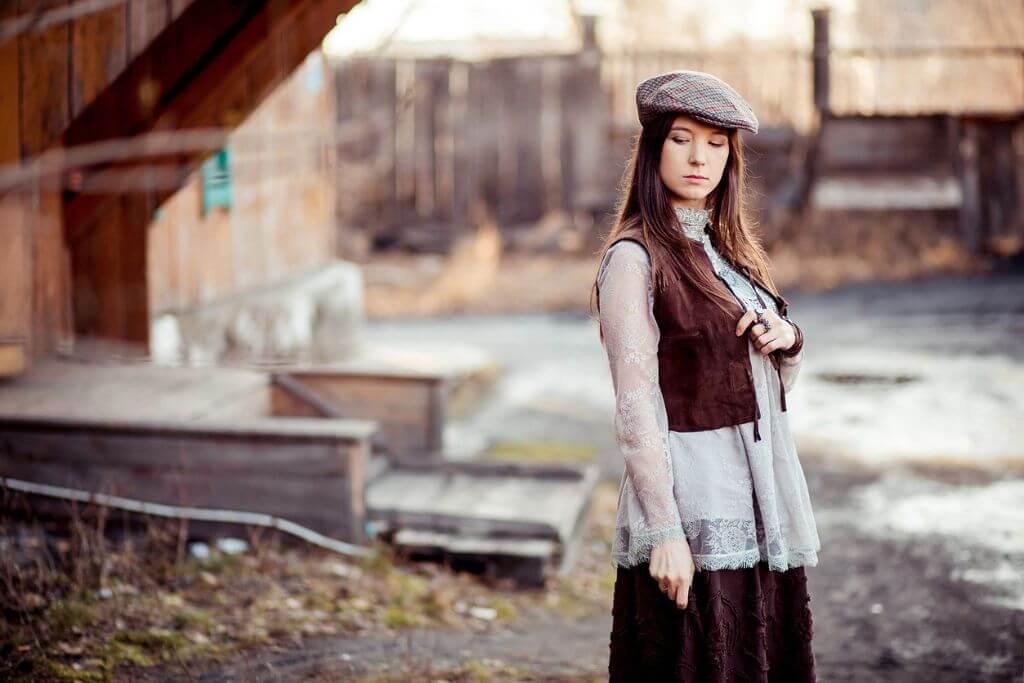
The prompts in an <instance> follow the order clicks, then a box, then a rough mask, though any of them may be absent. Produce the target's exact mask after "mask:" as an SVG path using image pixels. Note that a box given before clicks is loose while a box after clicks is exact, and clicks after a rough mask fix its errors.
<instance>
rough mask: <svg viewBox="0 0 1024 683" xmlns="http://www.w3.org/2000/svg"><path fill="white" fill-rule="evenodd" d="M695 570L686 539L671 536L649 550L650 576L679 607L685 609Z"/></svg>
mask: <svg viewBox="0 0 1024 683" xmlns="http://www.w3.org/2000/svg"><path fill="white" fill-rule="evenodd" d="M696 570H697V568H696V566H695V565H694V564H693V555H691V554H690V544H689V543H688V542H687V541H686V539H683V538H673V539H670V540H667V541H664V542H662V543H660V544H659V545H657V546H655V547H654V549H652V550H651V562H650V572H651V576H652V577H653V578H654V580H655V581H657V582H658V585H659V586H660V587H661V590H662V592H664V593H665V594H666V595H668V597H669V599H670V600H673V601H674V602H675V603H676V605H677V606H678V607H679V608H680V609H686V604H687V602H688V600H689V596H690V586H691V585H693V575H694V572H696Z"/></svg>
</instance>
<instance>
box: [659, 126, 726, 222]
mask: <svg viewBox="0 0 1024 683" xmlns="http://www.w3.org/2000/svg"><path fill="white" fill-rule="evenodd" d="M728 158H729V133H728V131H727V130H726V129H724V128H716V127H714V126H710V125H707V124H705V123H702V122H700V121H698V120H696V119H693V118H691V117H689V116H686V115H685V114H680V115H679V116H677V117H676V119H675V121H673V122H672V127H671V129H670V130H669V132H668V136H667V137H666V138H665V143H664V145H663V146H662V149H661V165H660V167H659V172H660V174H661V181H662V182H663V183H664V184H665V187H666V189H668V191H669V197H670V198H671V200H672V205H673V207H677V208H678V207H684V206H689V207H692V208H697V209H700V208H704V207H705V200H706V198H707V196H708V195H709V194H711V192H712V191H713V190H714V189H715V188H716V187H717V186H718V183H719V181H721V180H722V174H723V173H724V172H725V162H726V160H728Z"/></svg>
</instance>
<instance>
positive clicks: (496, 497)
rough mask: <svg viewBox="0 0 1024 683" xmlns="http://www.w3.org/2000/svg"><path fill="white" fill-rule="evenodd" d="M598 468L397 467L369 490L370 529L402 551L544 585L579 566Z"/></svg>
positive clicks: (421, 464)
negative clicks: (467, 564)
mask: <svg viewBox="0 0 1024 683" xmlns="http://www.w3.org/2000/svg"><path fill="white" fill-rule="evenodd" d="M597 478H598V469H597V467H596V466H595V465H588V466H584V467H570V466H565V465H522V464H517V463H493V462H479V461H475V462H441V463H434V462H424V461H410V460H405V461H402V460H399V459H395V460H393V461H392V462H390V463H389V465H388V467H386V468H385V469H384V470H383V471H382V472H381V473H379V474H378V475H377V476H376V477H375V478H374V479H373V480H372V481H370V482H369V483H368V484H367V489H366V504H367V521H368V523H369V524H370V525H372V526H373V527H375V529H374V530H375V532H376V533H377V534H379V535H381V536H382V537H383V538H386V539H387V540H389V541H390V542H392V543H394V544H395V546H396V547H398V548H400V549H402V550H404V551H406V552H408V553H410V554H414V555H417V556H423V555H426V556H432V557H434V558H435V559H442V560H445V561H449V562H451V563H453V564H458V563H478V564H480V565H481V566H482V567H483V568H484V571H485V573H487V574H488V575H491V576H495V577H497V576H508V577H511V578H514V579H515V580H517V581H519V582H520V583H523V584H528V585H542V584H543V583H544V580H545V579H546V578H547V577H548V576H550V575H551V574H552V573H564V572H566V571H568V570H569V569H571V567H572V565H573V563H574V562H575V558H576V554H577V552H578V549H579V544H580V542H581V539H582V531H583V521H584V517H585V514H586V510H587V508H588V507H589V503H590V499H591V496H592V494H593V491H594V486H595V485H596V483H597Z"/></svg>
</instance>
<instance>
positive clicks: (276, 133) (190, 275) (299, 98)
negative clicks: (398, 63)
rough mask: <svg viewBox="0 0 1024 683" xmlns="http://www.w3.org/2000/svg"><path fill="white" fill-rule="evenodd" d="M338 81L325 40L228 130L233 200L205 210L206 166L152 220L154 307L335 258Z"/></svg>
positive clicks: (211, 296)
mask: <svg viewBox="0 0 1024 683" xmlns="http://www.w3.org/2000/svg"><path fill="white" fill-rule="evenodd" d="M333 116H334V93H333V85H332V83H331V80H330V79H329V77H328V73H327V65H326V60H325V58H324V56H323V54H322V53H321V52H320V51H319V50H315V51H314V52H312V53H311V54H310V55H309V57H307V58H306V60H305V61H304V62H303V63H302V65H301V66H300V67H299V68H298V69H296V70H295V72H294V73H292V75H290V76H289V77H288V79H287V80H285V82H284V83H282V84H281V85H280V86H279V87H278V88H277V89H276V90H275V91H274V92H273V93H272V94H271V95H270V96H269V97H268V98H267V99H266V101H264V102H263V103H262V104H260V105H259V106H258V107H257V108H256V110H255V111H253V112H252V114H250V115H249V116H248V117H247V118H246V119H245V120H244V121H243V122H242V123H241V124H240V125H239V126H238V128H236V129H235V130H234V131H232V133H231V134H229V135H228V137H227V142H226V145H225V146H226V148H227V150H228V153H229V158H230V163H231V171H230V179H231V193H232V206H231V207H230V208H221V207H216V208H214V209H213V210H212V211H211V212H210V213H208V214H207V215H205V216H204V215H202V210H201V199H202V182H201V179H200V177H199V172H198V171H197V172H193V173H192V174H190V175H189V177H188V181H187V183H186V184H185V186H184V187H183V188H181V189H180V190H179V191H178V192H176V193H175V194H174V195H173V196H172V197H170V198H169V199H168V200H166V201H165V202H164V203H163V204H162V205H161V206H160V209H159V211H157V213H156V215H155V216H154V220H153V222H152V224H151V225H150V228H149V238H148V244H147V252H148V256H147V259H146V260H147V263H148V281H149V307H150V310H151V312H152V315H154V316H155V315H158V314H160V313H163V312H174V311H179V310H183V309H189V308H192V307H194V306H199V305H202V304H204V303H208V302H210V301H213V300H216V299H219V298H222V297H225V296H227V295H230V294H235V293H238V292H242V291H245V290H247V289H252V288H254V287H257V286H263V285H266V284H268V283H272V282H274V281H275V280H279V279H281V278H284V277H286V276H288V275H291V274H294V273H296V272H301V271H303V270H306V269H309V268H312V267H314V266H318V265H320V264H323V263H325V262H327V261H330V260H332V259H333V258H334V237H335V230H334V192H335V176H334V168H333V166H332V165H331V163H330V156H329V155H328V154H327V152H328V151H329V144H328V133H329V131H330V130H331V127H332V123H333Z"/></svg>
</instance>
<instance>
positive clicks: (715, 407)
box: [613, 227, 789, 441]
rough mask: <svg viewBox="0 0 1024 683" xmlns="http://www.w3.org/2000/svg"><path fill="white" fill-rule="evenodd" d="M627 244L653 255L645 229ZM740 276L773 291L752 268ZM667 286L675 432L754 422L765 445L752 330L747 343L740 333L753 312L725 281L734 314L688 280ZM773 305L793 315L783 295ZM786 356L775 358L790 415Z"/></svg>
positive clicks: (668, 374)
mask: <svg viewBox="0 0 1024 683" xmlns="http://www.w3.org/2000/svg"><path fill="white" fill-rule="evenodd" d="M623 239H631V240H633V241H635V242H638V243H639V244H640V245H641V246H644V247H645V248H646V245H645V244H644V240H643V234H642V233H641V231H640V229H639V228H636V227H633V228H627V229H626V230H625V231H623V233H622V234H621V235H620V236H619V237H618V238H616V239H615V242H618V241H620V240H623ZM613 243H614V242H613ZM688 244H689V243H688ZM689 246H690V248H692V249H693V253H694V254H695V255H696V257H697V258H698V259H699V260H701V261H702V262H703V263H704V264H705V265H706V267H707V268H708V271H709V272H712V273H714V268H713V267H712V264H711V259H710V258H709V257H708V255H707V253H706V252H705V251H704V248H703V247H702V246H701V245H699V244H697V243H692V244H689ZM739 270H740V272H742V273H743V274H744V275H746V276H747V277H748V278H749V279H751V280H752V281H753V282H756V283H757V284H759V285H761V286H762V287H764V288H765V290H766V291H770V290H769V289H768V287H767V286H765V284H764V283H763V282H761V281H760V279H759V278H758V277H757V276H756V275H755V274H754V273H752V272H751V271H750V270H749V269H747V268H746V267H741V268H739ZM719 279H720V280H721V278H719ZM665 285H666V286H665V288H664V290H663V291H659V290H657V289H656V290H655V293H654V316H655V318H656V319H657V322H658V329H659V330H660V333H661V339H660V341H659V343H658V379H659V383H660V385H661V393H662V395H663V396H664V398H665V408H666V411H667V412H668V425H669V429H671V430H672V431H677V432H692V431H700V430H706V429H717V428H719V427H725V426H728V425H736V424H741V423H744V422H754V440H755V441H756V440H760V438H761V434H760V430H759V429H758V424H757V420H759V419H760V417H761V411H760V408H759V407H758V405H757V398H756V394H755V389H754V376H753V372H752V368H751V365H750V357H749V356H748V355H747V345H748V344H749V343H750V341H749V340H750V335H749V328H748V329H747V332H746V333H744V334H742V335H740V336H737V335H736V333H735V330H736V323H737V321H739V319H740V317H741V316H742V315H743V312H744V310H745V306H744V305H743V304H742V303H741V300H740V299H739V298H738V297H736V296H735V294H734V293H733V292H732V290H731V289H729V287H728V285H726V284H725V282H724V281H722V282H721V286H722V287H724V288H725V289H726V291H727V292H729V294H732V295H733V298H734V299H735V300H736V302H735V304H734V305H733V306H732V307H731V311H730V313H729V314H728V315H726V314H725V313H723V312H722V310H721V309H720V308H719V307H718V306H717V305H715V303H714V302H713V301H712V300H711V298H710V297H708V296H707V295H705V294H704V293H703V292H701V291H700V290H699V289H697V287H696V286H694V285H692V284H691V283H690V282H689V281H687V280H686V279H685V278H683V277H682V276H680V275H672V274H668V273H666V275H665ZM755 291H756V290H755ZM758 296H759V297H760V294H758ZM773 298H774V300H775V303H776V305H777V306H778V311H779V314H780V315H781V316H785V315H786V313H787V311H788V309H789V304H788V302H787V301H786V300H785V299H784V298H782V297H781V296H774V295H773ZM762 303H763V302H762ZM779 354H780V351H778V350H777V351H773V352H772V353H771V358H772V363H773V364H774V366H775V369H776V371H777V372H778V373H779V386H780V387H781V395H780V401H781V405H782V410H786V390H785V387H783V386H782V372H781V357H780V355H779Z"/></svg>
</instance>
